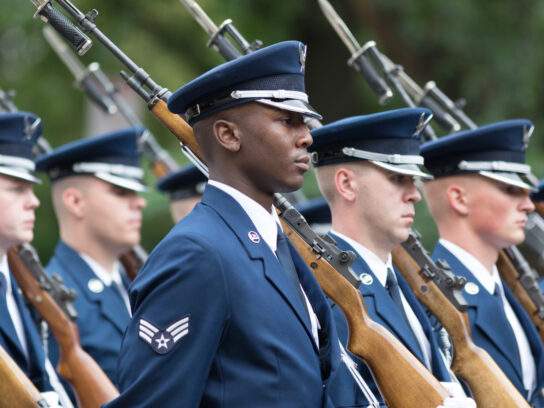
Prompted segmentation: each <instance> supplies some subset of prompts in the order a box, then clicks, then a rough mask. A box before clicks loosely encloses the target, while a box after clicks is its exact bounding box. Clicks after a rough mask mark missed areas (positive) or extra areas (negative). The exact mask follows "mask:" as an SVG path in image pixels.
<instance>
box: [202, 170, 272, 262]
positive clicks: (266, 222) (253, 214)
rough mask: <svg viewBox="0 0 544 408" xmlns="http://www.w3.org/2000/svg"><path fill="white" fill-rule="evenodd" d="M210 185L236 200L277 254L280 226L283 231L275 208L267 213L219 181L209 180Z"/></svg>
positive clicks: (255, 203)
mask: <svg viewBox="0 0 544 408" xmlns="http://www.w3.org/2000/svg"><path fill="white" fill-rule="evenodd" d="M208 184H211V185H212V186H214V187H216V188H218V189H220V190H221V191H223V192H225V193H227V194H228V195H230V196H231V197H232V198H234V199H235V200H236V202H238V204H240V206H241V207H242V208H243V209H244V211H245V212H246V214H247V215H248V216H249V218H250V219H251V222H253V225H255V228H257V232H258V233H259V235H261V237H262V238H263V240H264V242H266V243H267V245H268V246H269V247H270V249H271V250H272V251H273V252H276V245H277V242H276V239H277V235H278V226H279V228H280V229H281V225H280V223H279V222H280V219H279V217H278V214H277V213H276V211H274V207H273V206H272V207H271V208H270V211H266V210H265V209H264V208H263V206H262V205H260V204H259V203H258V202H257V201H255V200H253V199H252V198H249V197H248V196H247V195H245V194H244V193H242V192H240V191H238V190H236V189H235V188H233V187H231V186H228V185H226V184H223V183H220V182H219V181H216V180H209V181H208Z"/></svg>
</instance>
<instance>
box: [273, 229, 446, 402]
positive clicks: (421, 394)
mask: <svg viewBox="0 0 544 408" xmlns="http://www.w3.org/2000/svg"><path fill="white" fill-rule="evenodd" d="M282 226H283V230H284V232H285V234H286V235H287V237H288V238H289V240H290V241H291V243H292V244H293V245H294V247H295V248H296V250H297V251H298V252H299V253H300V255H301V256H302V257H303V258H304V260H305V261H306V263H307V264H308V266H309V267H310V269H311V270H312V272H313V274H314V275H315V277H316V279H317V281H318V282H319V285H320V286H321V288H322V289H323V291H324V292H325V294H326V295H327V296H328V297H329V298H330V299H331V300H332V301H334V303H336V304H337V305H338V307H340V309H341V310H342V312H343V313H344V316H345V317H346V320H347V321H348V326H349V329H350V332H349V341H348V349H349V350H350V351H351V352H352V353H353V354H355V355H356V356H358V357H360V358H361V359H362V360H364V362H365V363H366V364H367V365H368V366H369V368H370V370H371V371H372V375H373V376H374V379H375V381H376V384H378V386H379V388H380V391H381V393H382V395H383V397H384V400H385V403H386V404H387V406H388V407H391V408H401V407H402V408H426V407H433V408H434V407H437V406H438V405H442V403H443V402H444V399H445V398H447V397H449V394H448V392H447V391H446V390H445V389H444V388H443V387H442V385H440V383H439V382H438V380H437V379H436V378H435V377H434V376H433V375H432V374H431V373H430V372H429V371H428V370H427V369H426V368H425V366H423V364H421V363H420V361H419V360H418V359H417V358H416V357H415V356H414V355H413V354H412V353H410V352H409V351H408V349H406V347H404V345H403V344H402V343H401V342H400V341H399V340H397V338H395V336H393V335H392V334H391V333H390V332H389V331H388V330H387V329H385V328H384V327H383V326H381V325H379V324H377V323H376V322H374V321H373V320H372V319H371V318H370V317H369V316H368V312H367V310H366V307H365V304H364V300H363V296H362V295H361V293H360V292H359V290H358V289H357V288H355V287H353V286H352V285H351V284H350V283H349V282H348V281H347V280H346V279H345V278H343V277H342V276H341V275H340V274H339V273H338V272H337V271H336V270H335V269H334V268H333V267H332V266H330V265H329V264H328V262H327V261H325V259H323V258H321V257H320V256H319V255H317V254H316V253H315V252H314V251H313V250H312V248H311V247H310V246H308V244H307V243H306V242H305V241H304V240H303V239H302V238H300V237H299V236H298V234H297V233H296V232H295V231H294V230H293V229H292V228H291V227H290V226H289V225H288V224H286V223H285V222H283V221H282Z"/></svg>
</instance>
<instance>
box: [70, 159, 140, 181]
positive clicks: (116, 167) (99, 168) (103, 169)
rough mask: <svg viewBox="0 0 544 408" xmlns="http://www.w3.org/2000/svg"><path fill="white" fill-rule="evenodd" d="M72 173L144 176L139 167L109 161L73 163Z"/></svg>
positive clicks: (137, 177) (136, 177) (130, 176)
mask: <svg viewBox="0 0 544 408" xmlns="http://www.w3.org/2000/svg"><path fill="white" fill-rule="evenodd" d="M72 170H73V171H74V173H90V174H93V173H111V174H115V175H116V176H122V177H129V178H133V179H141V178H143V176H144V171H143V170H142V169H141V168H139V167H134V166H126V165H124V164H109V163H92V162H86V163H75V164H74V165H73V166H72Z"/></svg>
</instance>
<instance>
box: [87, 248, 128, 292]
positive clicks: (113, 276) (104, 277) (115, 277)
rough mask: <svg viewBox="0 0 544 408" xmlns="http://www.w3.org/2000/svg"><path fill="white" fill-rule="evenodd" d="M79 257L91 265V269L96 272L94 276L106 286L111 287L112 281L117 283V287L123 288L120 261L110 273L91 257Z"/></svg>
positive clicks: (116, 262)
mask: <svg viewBox="0 0 544 408" xmlns="http://www.w3.org/2000/svg"><path fill="white" fill-rule="evenodd" d="M79 256H81V258H82V259H83V260H84V261H85V262H86V263H87V265H89V268H91V270H92V271H93V272H94V274H95V275H96V276H97V277H98V278H99V279H100V280H101V281H102V283H103V284H104V285H106V286H111V283H112V281H115V283H117V285H120V286H122V285H123V280H122V279H121V273H120V272H119V267H120V264H119V262H118V261H115V263H114V264H113V270H112V271H111V273H110V272H108V271H107V270H106V268H104V267H103V266H102V265H100V264H99V263H98V262H96V261H95V260H94V259H93V258H91V257H90V256H89V255H86V254H83V253H79Z"/></svg>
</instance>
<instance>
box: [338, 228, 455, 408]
mask: <svg viewBox="0 0 544 408" xmlns="http://www.w3.org/2000/svg"><path fill="white" fill-rule="evenodd" d="M331 236H332V237H333V238H334V239H335V240H336V242H337V244H338V247H339V248H340V249H342V250H350V251H354V252H355V249H354V248H353V247H352V246H351V245H350V244H349V243H347V242H346V241H345V240H343V239H342V238H340V237H338V236H337V235H335V234H331ZM352 268H353V270H354V272H355V273H356V274H357V275H361V274H368V276H367V280H366V283H367V284H365V283H362V284H361V286H360V287H359V290H360V292H361V293H362V295H363V298H364V301H365V306H366V309H367V311H368V315H369V316H370V318H371V319H372V320H374V321H375V322H376V323H378V324H381V325H382V326H384V327H385V328H386V329H387V330H389V331H390V332H391V333H392V334H394V335H395V337H397V338H398V339H399V340H400V341H401V342H402V344H404V345H405V346H406V348H408V350H410V351H411V352H412V354H414V355H415V356H416V357H417V358H418V359H419V361H421V362H422V363H423V364H424V358H423V355H422V352H421V349H420V347H419V344H418V343H417V340H416V338H415V336H414V335H413V334H412V329H411V328H410V327H409V326H408V324H407V323H406V321H405V319H404V317H403V316H402V315H400V314H399V313H398V312H397V311H396V310H397V306H396V305H395V303H394V302H393V300H392V299H391V296H390V295H389V293H388V292H387V289H385V288H384V287H383V285H382V284H381V283H380V282H379V280H378V278H377V277H376V275H374V273H373V272H372V270H371V269H370V267H369V266H368V264H367V263H366V262H365V261H364V259H362V258H361V257H360V256H357V259H356V260H355V262H354V263H353V265H352ZM395 275H396V277H397V281H398V283H399V287H400V289H401V291H402V292H403V294H404V296H405V298H406V300H407V301H408V303H409V304H410V307H411V308H412V310H413V311H414V313H415V315H416V316H417V318H418V320H419V322H420V323H421V326H422V327H423V330H424V332H425V334H426V337H427V339H428V340H429V342H430V344H431V358H432V366H433V367H432V373H433V374H434V376H435V377H436V378H437V379H438V380H439V381H446V382H449V381H451V378H450V375H449V373H448V369H447V367H446V366H445V363H444V360H443V358H442V356H441V355H440V349H439V346H438V342H437V338H436V335H435V333H434V332H433V329H432V327H431V323H430V321H429V318H428V317H427V315H426V314H425V311H424V309H423V306H422V305H421V304H420V303H419V301H418V300H417V299H416V297H415V296H414V294H413V293H412V291H411V289H410V286H409V285H408V283H407V282H406V280H405V279H404V278H403V277H402V275H401V274H400V273H399V272H398V271H397V270H396V268H395ZM368 277H371V278H372V279H368ZM333 313H334V320H335V323H336V327H337V330H338V337H339V338H340V341H342V343H343V344H346V343H347V339H348V326H347V323H346V319H345V318H344V315H343V314H342V312H341V311H340V308H338V307H336V306H334V307H333ZM356 361H357V360H356ZM359 367H360V370H359V371H360V373H361V374H362V376H363V378H364V379H365V381H366V382H367V384H368V385H369V386H370V388H371V389H372V391H373V392H374V395H375V396H376V398H378V400H379V401H381V403H382V404H383V399H382V398H381V396H380V393H379V391H378V389H377V387H376V384H375V383H374V381H373V380H372V377H371V375H370V371H369V370H368V368H367V367H366V366H365V365H364V364H363V363H362V362H359ZM330 393H331V399H332V401H333V403H334V404H335V406H336V407H338V408H340V407H366V406H367V402H366V399H365V397H364V396H363V394H362V393H361V391H360V390H359V387H358V386H357V385H356V384H355V382H354V380H353V377H352V376H351V374H350V373H349V371H348V370H347V369H346V367H345V366H344V365H342V366H341V367H340V368H339V370H338V374H337V375H336V377H335V379H334V381H333V383H332V384H331V389H330Z"/></svg>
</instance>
